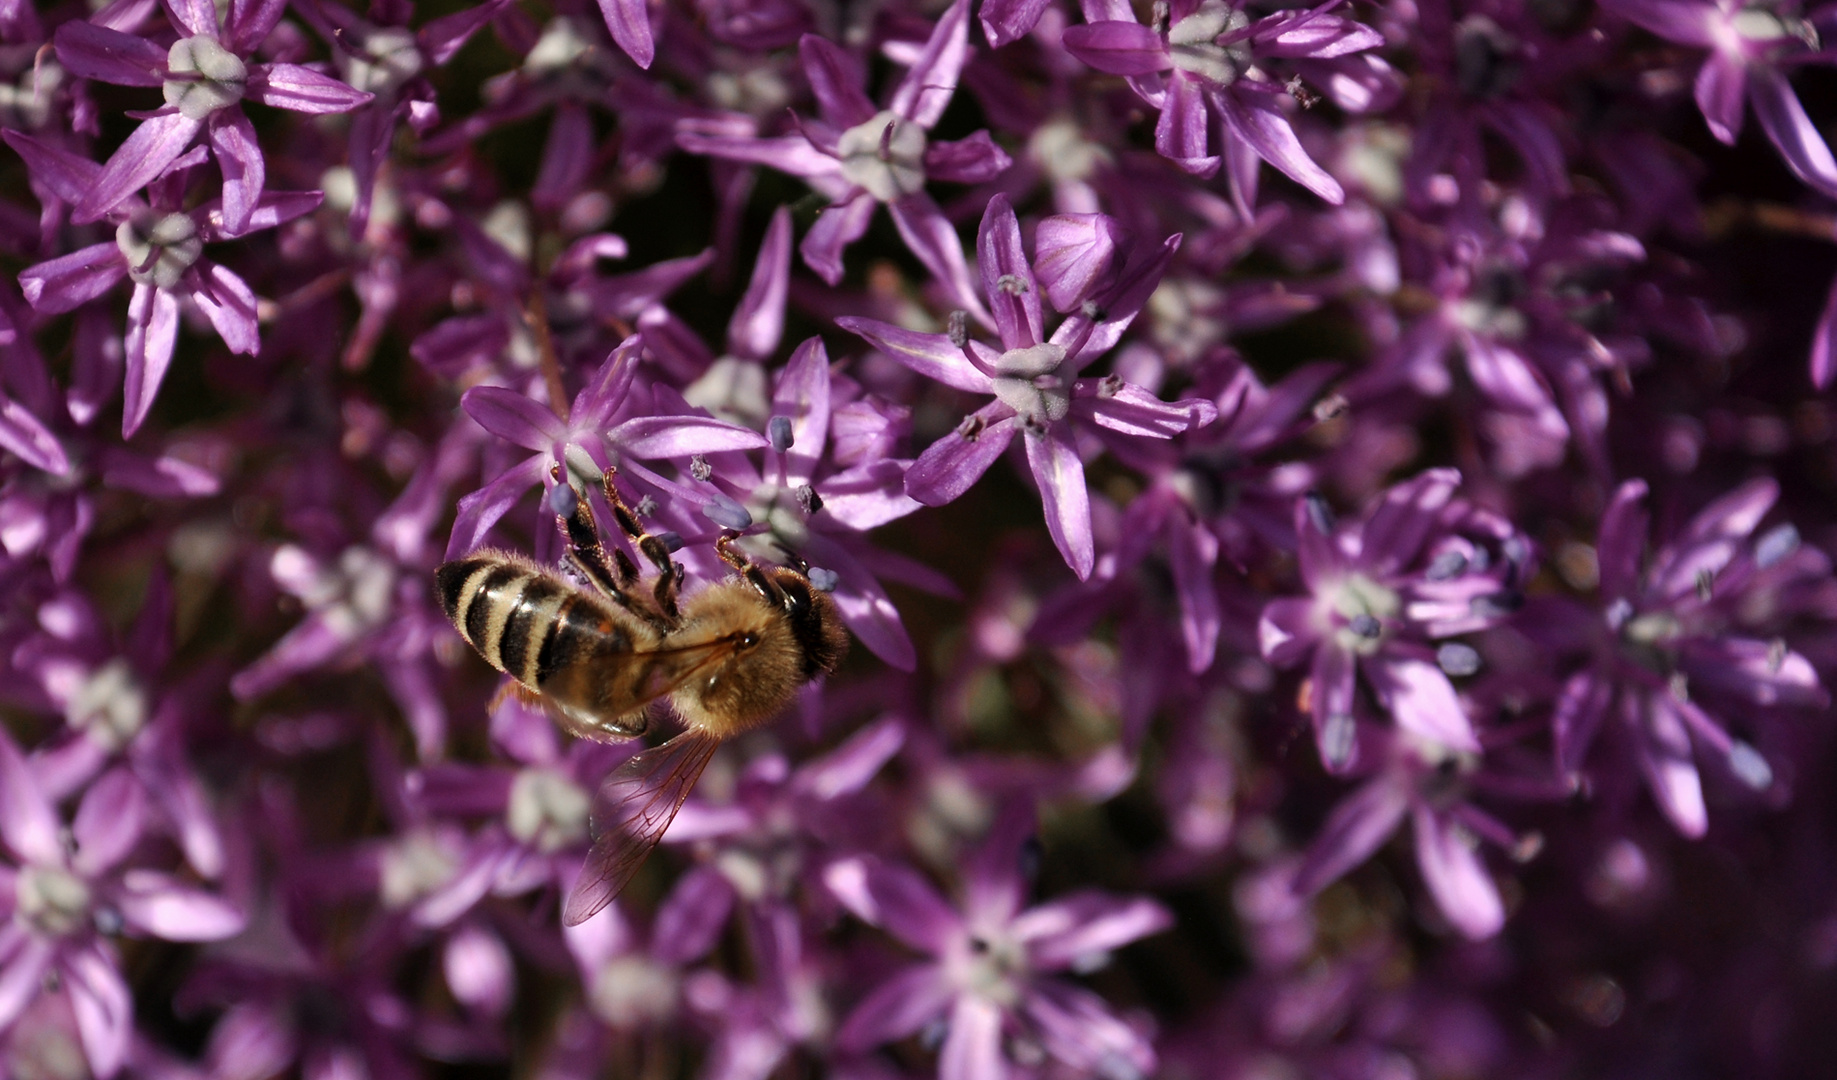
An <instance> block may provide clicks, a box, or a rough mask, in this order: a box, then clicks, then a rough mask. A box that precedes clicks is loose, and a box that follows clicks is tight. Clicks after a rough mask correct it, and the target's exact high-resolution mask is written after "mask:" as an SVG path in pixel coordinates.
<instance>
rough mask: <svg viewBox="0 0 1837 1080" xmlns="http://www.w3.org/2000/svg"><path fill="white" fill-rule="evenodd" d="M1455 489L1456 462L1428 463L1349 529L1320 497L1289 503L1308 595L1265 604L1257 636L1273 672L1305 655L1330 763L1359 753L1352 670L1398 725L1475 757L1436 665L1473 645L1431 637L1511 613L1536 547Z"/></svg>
mask: <svg viewBox="0 0 1837 1080" xmlns="http://www.w3.org/2000/svg"><path fill="white" fill-rule="evenodd" d="M1460 484H1461V476H1460V474H1459V473H1457V472H1455V471H1454V470H1452V469H1432V470H1430V471H1428V472H1425V473H1423V474H1421V475H1420V476H1417V477H1415V478H1414V479H1411V480H1406V481H1404V482H1403V483H1401V484H1398V485H1397V486H1396V487H1394V488H1392V489H1391V490H1390V491H1388V492H1386V493H1385V495H1384V497H1383V499H1382V500H1380V501H1378V502H1377V503H1375V504H1374V505H1373V506H1372V508H1371V509H1370V510H1369V511H1367V513H1366V514H1365V515H1364V517H1363V518H1362V519H1361V520H1360V521H1358V522H1357V523H1354V524H1351V525H1348V526H1346V527H1338V526H1336V525H1335V523H1334V521H1333V517H1332V512H1331V511H1330V510H1329V509H1328V508H1327V505H1326V502H1325V500H1324V499H1322V498H1321V497H1320V496H1319V495H1318V494H1309V495H1308V496H1306V497H1304V498H1302V499H1300V500H1298V501H1297V502H1296V505H1295V533H1296V536H1297V539H1298V546H1297V561H1298V564H1299V569H1300V571H1301V579H1302V581H1304V582H1305V583H1306V584H1307V586H1308V587H1309V589H1310V590H1311V591H1312V593H1313V595H1312V596H1310V597H1307V598H1305V599H1288V600H1272V601H1270V603H1269V605H1268V606H1267V607H1265V608H1264V609H1263V616H1262V619H1261V620H1260V621H1259V623H1258V625H1257V635H1258V638H1259V639H1260V641H1261V644H1262V649H1263V656H1264V657H1265V658H1266V659H1268V660H1269V661H1270V662H1272V663H1274V664H1276V665H1277V666H1278V667H1294V666H1297V665H1299V664H1301V663H1303V662H1306V663H1307V665H1308V673H1309V674H1308V684H1307V687H1308V688H1307V693H1306V695H1305V697H1306V698H1307V699H1308V702H1309V705H1308V711H1309V713H1310V716H1311V717H1312V720H1313V724H1314V737H1315V739H1316V740H1317V741H1318V743H1319V746H1320V756H1321V760H1322V761H1323V762H1324V763H1325V764H1326V766H1327V768H1328V769H1330V770H1333V771H1335V772H1338V771H1342V770H1344V769H1346V768H1348V767H1350V766H1351V765H1352V764H1353V761H1354V756H1355V755H1354V751H1355V750H1356V749H1357V744H1358V741H1357V734H1356V727H1355V719H1356V717H1357V716H1358V714H1359V713H1360V712H1361V711H1362V710H1363V706H1362V705H1361V704H1360V702H1359V699H1360V694H1359V685H1360V684H1359V679H1358V675H1359V673H1360V672H1363V673H1364V675H1365V680H1366V684H1367V685H1368V686H1369V688H1370V691H1371V693H1372V694H1373V695H1375V697H1376V698H1377V701H1378V703H1379V704H1380V705H1381V706H1382V707H1383V709H1384V711H1385V712H1386V713H1388V714H1389V715H1390V717H1391V719H1392V721H1393V722H1394V723H1395V724H1396V726H1397V728H1398V730H1399V731H1402V732H1406V733H1408V734H1410V735H1412V736H1415V737H1417V738H1420V739H1422V740H1425V741H1427V742H1428V743H1431V744H1433V745H1436V746H1441V747H1445V748H1447V750H1448V752H1451V753H1468V754H1477V753H1479V751H1480V742H1479V738H1478V737H1477V735H1476V734H1475V732H1474V727H1473V722H1472V721H1471V720H1470V719H1469V718H1468V716H1467V710H1466V709H1464V708H1463V707H1462V706H1461V702H1460V699H1459V697H1458V696H1457V695H1456V694H1455V691H1454V685H1453V684H1452V683H1451V682H1449V681H1448V675H1447V673H1446V671H1445V670H1444V669H1445V668H1446V667H1448V666H1449V665H1450V662H1451V660H1452V655H1453V654H1450V653H1449V650H1450V649H1455V650H1460V649H1466V652H1464V653H1458V655H1459V656H1462V657H1465V656H1467V655H1469V654H1471V652H1472V650H1471V649H1470V648H1467V647H1466V646H1460V645H1458V644H1455V645H1448V646H1443V647H1442V648H1440V649H1439V650H1438V649H1435V648H1432V647H1431V645H1430V642H1432V641H1435V640H1438V639H1441V638H1446V637H1452V636H1454V635H1456V634H1464V633H1470V632H1472V631H1475V630H1480V629H1483V628H1485V627H1487V626H1491V625H1494V624H1496V623H1498V622H1499V621H1500V620H1501V619H1503V618H1505V617H1506V616H1507V615H1508V614H1510V613H1511V612H1513V611H1515V610H1517V609H1518V607H1519V606H1520V605H1521V604H1522V603H1523V594H1522V593H1521V592H1520V591H1519V590H1520V589H1521V588H1522V584H1523V579H1524V577H1525V575H1526V573H1527V571H1528V567H1527V565H1526V562H1527V560H1528V559H1529V556H1530V550H1529V545H1528V543H1527V542H1526V541H1525V540H1524V538H1523V537H1522V536H1519V535H1518V534H1517V533H1516V532H1515V531H1514V530H1513V529H1512V528H1511V527H1510V525H1508V524H1507V523H1506V522H1504V521H1502V520H1500V519H1499V518H1497V517H1495V516H1494V515H1491V514H1488V513H1486V512H1484V511H1481V510H1479V509H1477V508H1475V507H1473V506H1471V505H1469V504H1467V503H1465V502H1463V501H1461V500H1459V499H1456V498H1455V491H1456V490H1457V489H1459V487H1460ZM1455 666H1457V667H1461V666H1465V665H1464V664H1460V663H1458V662H1456V664H1455Z"/></svg>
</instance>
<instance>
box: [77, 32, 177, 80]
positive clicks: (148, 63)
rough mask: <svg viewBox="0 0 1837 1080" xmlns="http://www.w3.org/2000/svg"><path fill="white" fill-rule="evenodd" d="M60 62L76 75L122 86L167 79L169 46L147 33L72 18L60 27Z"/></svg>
mask: <svg viewBox="0 0 1837 1080" xmlns="http://www.w3.org/2000/svg"><path fill="white" fill-rule="evenodd" d="M52 40H53V41H54V42H55V43H56V44H57V60H58V63H60V64H62V65H64V67H66V68H68V69H69V71H70V73H71V74H72V75H75V76H77V77H78V78H83V79H95V80H96V81H97V82H106V83H114V84H116V85H118V86H159V85H160V84H161V83H163V82H165V81H166V50H165V49H162V48H160V47H159V46H158V45H155V44H153V43H152V42H151V41H148V40H147V39H146V38H143V37H136V36H135V35H133V34H124V33H122V32H120V31H119V30H110V29H109V28H107V27H105V26H97V25H96V24H95V23H92V22H85V21H83V20H81V19H72V20H70V21H69V22H66V23H64V24H63V25H61V26H59V27H58V28H57V33H56V35H54V36H53V38H52Z"/></svg>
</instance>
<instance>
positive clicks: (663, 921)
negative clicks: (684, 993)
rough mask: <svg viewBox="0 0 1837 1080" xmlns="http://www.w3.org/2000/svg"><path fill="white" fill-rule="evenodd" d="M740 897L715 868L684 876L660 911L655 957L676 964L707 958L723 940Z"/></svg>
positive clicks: (653, 942) (655, 930)
mask: <svg viewBox="0 0 1837 1080" xmlns="http://www.w3.org/2000/svg"><path fill="white" fill-rule="evenodd" d="M736 898H737V894H736V893H735V892H734V887H733V883H732V882H729V881H728V880H727V876H726V875H725V874H723V873H721V871H719V870H717V869H715V868H714V867H713V866H709V865H702V866H698V867H696V868H695V869H693V870H691V871H689V872H688V873H687V874H684V875H683V876H682V879H681V880H679V881H678V882H677V883H676V887H675V888H674V889H671V890H670V895H669V896H668V897H666V898H665V899H664V901H663V905H662V906H661V907H659V908H658V909H657V922H656V925H655V927H654V928H653V929H652V931H651V953H652V955H653V956H655V957H656V958H657V959H658V960H659V961H661V962H663V963H665V964H672V965H682V964H688V963H692V962H694V961H696V960H700V959H701V958H702V957H704V956H706V955H707V954H708V952H709V950H711V949H713V948H714V947H715V944H716V943H717V942H718V941H719V940H720V936H721V931H722V930H723V929H725V928H726V926H727V917H728V916H729V915H730V914H732V913H733V908H734V900H735V899H736Z"/></svg>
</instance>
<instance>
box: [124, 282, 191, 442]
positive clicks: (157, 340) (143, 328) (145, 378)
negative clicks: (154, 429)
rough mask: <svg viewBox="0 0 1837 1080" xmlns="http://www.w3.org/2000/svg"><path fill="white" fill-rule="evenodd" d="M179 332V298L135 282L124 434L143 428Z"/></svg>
mask: <svg viewBox="0 0 1837 1080" xmlns="http://www.w3.org/2000/svg"><path fill="white" fill-rule="evenodd" d="M178 336H179V301H178V298H177V297H175V296H173V295H172V294H171V293H170V292H168V291H166V290H165V289H156V288H154V287H153V286H151V285H136V286H134V297H133V299H131V300H129V301H128V334H127V351H128V368H127V381H126V385H125V387H124V390H123V399H124V400H123V401H122V411H121V435H122V437H123V438H127V437H130V436H132V435H133V434H134V432H136V431H138V430H140V425H141V424H142V423H143V422H145V420H146V419H147V411H148V410H149V409H151V408H153V398H154V396H155V395H157V394H158V393H159V386H160V383H161V382H163V381H165V378H166V369H167V368H168V367H170V366H171V364H172V349H173V345H174V344H175V343H176V342H177V341H178Z"/></svg>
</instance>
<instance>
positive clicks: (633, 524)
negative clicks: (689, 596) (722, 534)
mask: <svg viewBox="0 0 1837 1080" xmlns="http://www.w3.org/2000/svg"><path fill="white" fill-rule="evenodd" d="M617 471H618V470H616V469H607V470H606V476H605V479H603V480H602V481H601V482H600V483H601V487H602V488H603V489H604V491H605V494H606V505H608V506H610V507H612V516H613V517H614V518H616V519H618V522H619V530H620V531H621V532H623V533H624V534H625V535H626V537H627V538H628V539H629V540H631V542H632V545H633V546H634V547H636V548H637V549H638V551H639V552H640V553H641V554H642V555H643V556H644V557H645V558H646V559H648V560H650V563H651V565H652V566H655V567H656V568H657V584H656V586H655V587H654V588H653V589H652V590H651V595H652V597H653V598H654V599H655V600H656V601H657V608H658V610H660V611H662V612H663V613H664V614H665V615H667V616H668V617H669V618H670V619H672V620H674V619H676V617H677V610H676V593H677V590H678V589H679V588H681V587H682V578H683V568H682V564H681V563H679V562H675V561H673V560H672V559H671V558H670V552H671V550H672V548H671V547H670V542H669V541H668V540H665V539H664V538H663V537H661V536H658V535H656V534H655V533H651V532H647V531H646V530H645V528H644V526H643V524H642V523H640V522H639V521H638V515H637V514H635V513H633V512H632V510H631V508H630V507H629V506H626V505H625V500H624V499H621V498H620V497H619V489H618V488H616V487H614V486H613V483H612V477H613V474H614V473H616V472H617ZM620 554H623V552H621V553H620Z"/></svg>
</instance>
